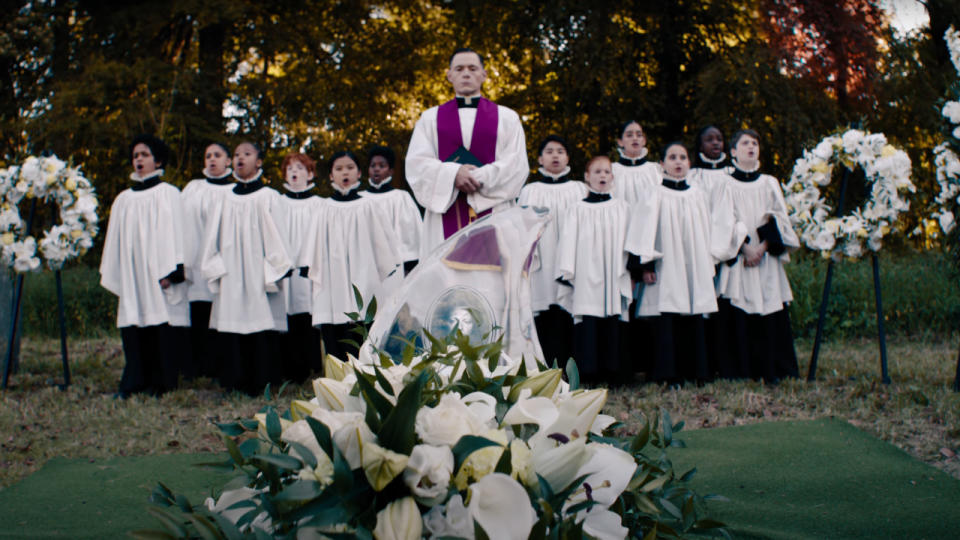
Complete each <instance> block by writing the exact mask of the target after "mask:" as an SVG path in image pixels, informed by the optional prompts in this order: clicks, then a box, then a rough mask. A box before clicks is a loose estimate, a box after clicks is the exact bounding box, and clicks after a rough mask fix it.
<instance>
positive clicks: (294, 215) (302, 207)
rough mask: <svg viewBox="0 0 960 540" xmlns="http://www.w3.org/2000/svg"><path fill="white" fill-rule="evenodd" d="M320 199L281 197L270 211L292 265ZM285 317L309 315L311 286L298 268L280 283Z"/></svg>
mask: <svg viewBox="0 0 960 540" xmlns="http://www.w3.org/2000/svg"><path fill="white" fill-rule="evenodd" d="M324 204H325V201H324V199H322V198H321V197H319V196H317V195H314V196H312V197H307V198H303V199H295V198H292V197H289V196H286V195H284V196H281V197H280V198H279V200H278V203H277V207H276V210H275V211H274V221H275V222H276V224H277V230H278V231H279V232H280V237H281V238H283V240H284V242H285V245H286V248H287V255H288V256H289V257H290V260H291V261H292V262H294V263H295V262H296V261H299V260H300V251H301V250H302V249H303V246H304V245H305V244H306V242H307V237H308V236H309V235H310V227H311V226H312V225H313V220H314V218H315V217H316V214H317V213H319V212H322V211H323V206H324ZM281 288H282V289H283V297H284V305H285V306H286V313H287V315H296V314H297V313H310V311H311V309H312V308H313V285H312V283H311V282H310V278H307V277H304V276H301V275H300V271H299V268H295V269H294V271H293V274H291V275H290V277H289V278H288V279H285V280H283V282H282V283H281Z"/></svg>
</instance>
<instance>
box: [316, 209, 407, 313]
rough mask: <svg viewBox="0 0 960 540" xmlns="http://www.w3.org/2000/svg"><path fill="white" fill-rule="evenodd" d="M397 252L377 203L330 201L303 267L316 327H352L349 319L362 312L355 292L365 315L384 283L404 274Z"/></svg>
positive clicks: (318, 217)
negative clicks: (395, 273)
mask: <svg viewBox="0 0 960 540" xmlns="http://www.w3.org/2000/svg"><path fill="white" fill-rule="evenodd" d="M397 247H398V241H397V236H396V234H394V232H393V230H392V229H391V226H390V224H389V223H388V222H387V221H386V219H384V216H383V215H382V214H381V213H380V212H379V209H378V207H377V205H375V204H374V203H373V200H372V199H370V198H367V197H359V198H357V199H354V200H350V201H338V200H335V199H327V201H326V202H325V204H324V205H323V211H321V212H318V213H316V214H315V216H314V220H313V223H312V224H311V225H310V229H309V233H308V235H307V239H306V242H305V243H304V246H303V249H302V250H301V251H300V262H299V264H298V266H307V267H309V268H310V270H309V272H308V275H309V277H310V280H311V281H312V282H313V306H312V309H311V313H312V314H313V317H312V318H313V324H314V326H317V325H321V324H343V323H347V322H351V320H350V318H349V317H347V315H346V314H347V313H350V312H356V311H357V302H356V298H355V297H354V292H353V287H354V286H356V287H357V290H359V291H360V295H361V296H362V297H363V302H364V304H365V306H364V309H365V308H366V305H369V304H370V299H371V298H373V297H374V296H375V294H376V293H377V292H378V291H379V289H380V286H381V283H382V282H383V280H384V279H386V278H387V277H388V276H390V275H391V274H392V273H394V272H402V271H403V269H402V268H401V264H402V262H403V261H402V260H401V258H400V254H399V252H398V250H397ZM382 302H383V300H382V299H378V301H377V303H378V304H379V303H382ZM362 315H363V312H361V316H362Z"/></svg>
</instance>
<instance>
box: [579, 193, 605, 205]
mask: <svg viewBox="0 0 960 540" xmlns="http://www.w3.org/2000/svg"><path fill="white" fill-rule="evenodd" d="M609 200H610V194H609V193H597V192H596V191H591V192H590V193H588V194H587V198H586V199H584V201H585V202H589V203H598V202H604V201H609Z"/></svg>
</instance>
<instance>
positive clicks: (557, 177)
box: [537, 167, 570, 184]
mask: <svg viewBox="0 0 960 540" xmlns="http://www.w3.org/2000/svg"><path fill="white" fill-rule="evenodd" d="M537 170H538V171H539V172H540V181H541V182H543V183H545V184H562V183H564V182H566V181H567V180H570V167H567V168H565V169H563V170H562V171H560V172H559V173H557V174H553V173H552V172H549V171H547V170H546V169H544V168H543V167H540V168H539V169H537Z"/></svg>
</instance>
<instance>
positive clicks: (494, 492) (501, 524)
mask: <svg viewBox="0 0 960 540" xmlns="http://www.w3.org/2000/svg"><path fill="white" fill-rule="evenodd" d="M468 501H469V502H468V504H467V509H468V510H469V511H470V515H471V516H473V519H474V520H475V521H476V522H477V524H479V525H480V527H481V528H483V531H484V532H485V533H487V536H488V537H490V538H496V539H497V540H514V539H515V540H523V539H525V538H527V537H528V536H529V535H530V530H531V529H533V525H534V523H536V521H537V513H536V512H534V510H533V507H532V506H530V499H529V498H528V497H527V491H526V490H525V489H523V486H521V485H520V483H519V482H517V481H516V480H514V479H513V478H510V477H509V476H507V475H506V474H503V473H492V474H488V475H486V476H484V477H483V478H481V479H480V480H479V481H477V482H476V483H474V484H472V485H471V486H470V494H469V496H468Z"/></svg>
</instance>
